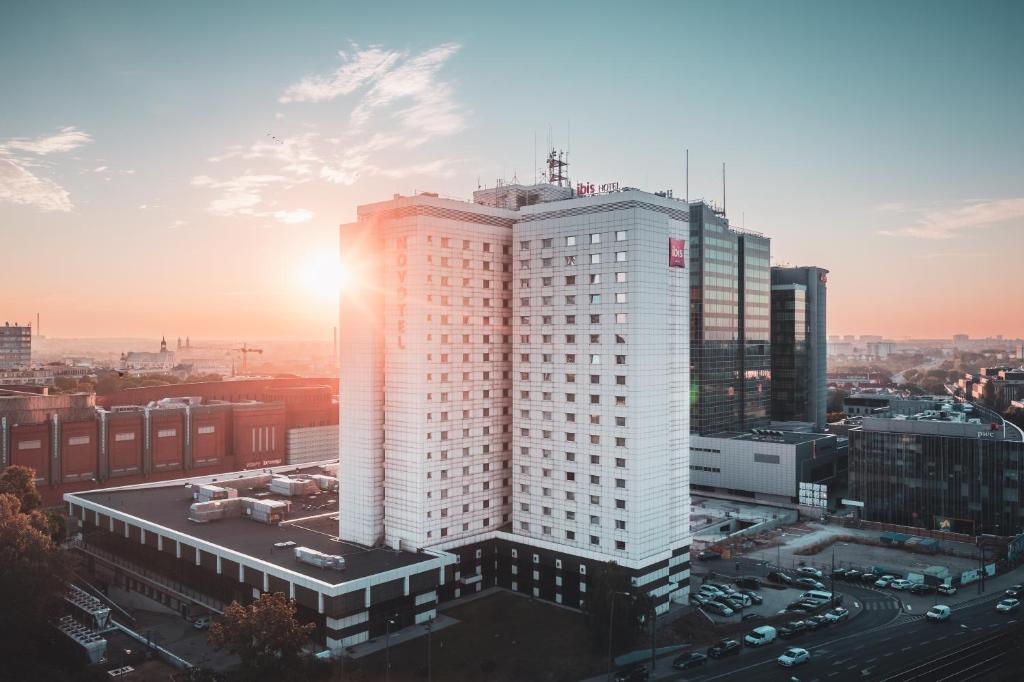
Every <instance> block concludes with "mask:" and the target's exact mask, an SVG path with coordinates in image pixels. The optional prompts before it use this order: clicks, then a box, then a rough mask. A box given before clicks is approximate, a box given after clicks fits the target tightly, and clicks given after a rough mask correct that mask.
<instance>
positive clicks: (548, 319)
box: [427, 313, 628, 325]
mask: <svg viewBox="0 0 1024 682" xmlns="http://www.w3.org/2000/svg"><path fill="white" fill-rule="evenodd" d="M486 319H487V318H486V317H485V318H484V320H486ZM534 319H536V318H534ZM627 319H628V318H627V313H615V324H626V320H627ZM427 320H428V321H429V320H430V315H427ZM506 320H507V318H506ZM519 323H520V324H522V325H529V324H530V316H529V315H520V316H519ZM540 323H541V324H554V316H553V315H541V316H540ZM443 324H447V322H444V323H443ZM466 324H468V322H467V323H466ZM484 324H488V323H487V322H484ZM505 324H508V322H507V321H506V322H505ZM565 324H576V316H575V315H566V316H565ZM590 324H601V316H600V315H597V314H595V315H591V316H590Z"/></svg>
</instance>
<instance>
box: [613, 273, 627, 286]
mask: <svg viewBox="0 0 1024 682" xmlns="http://www.w3.org/2000/svg"><path fill="white" fill-rule="evenodd" d="M615 281H616V283H618V284H624V283H625V281H626V273H624V272H616V273H615Z"/></svg>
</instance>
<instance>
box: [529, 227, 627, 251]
mask: <svg viewBox="0 0 1024 682" xmlns="http://www.w3.org/2000/svg"><path fill="white" fill-rule="evenodd" d="M562 239H564V241H563V242H562V243H563V244H564V245H565V246H576V242H577V239H578V237H577V236H576V235H574V234H571V235H568V236H566V237H563V238H562ZM615 241H617V242H624V241H626V230H616V231H615ZM589 242H590V243H591V244H600V243H601V233H600V232H591V233H590V235H589ZM531 243H533V242H531V240H529V239H526V240H523V241H520V242H519V250H520V251H529V250H530V245H531ZM554 245H555V238H554V237H544V238H542V239H541V240H540V246H541V248H542V249H550V248H551V247H553V246H554Z"/></svg>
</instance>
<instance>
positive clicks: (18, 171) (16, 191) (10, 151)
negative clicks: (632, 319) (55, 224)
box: [0, 126, 92, 212]
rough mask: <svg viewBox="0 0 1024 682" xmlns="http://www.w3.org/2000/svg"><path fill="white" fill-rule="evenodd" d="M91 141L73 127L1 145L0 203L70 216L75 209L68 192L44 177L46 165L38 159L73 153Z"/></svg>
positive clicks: (20, 138)
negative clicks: (61, 212) (50, 155)
mask: <svg viewBox="0 0 1024 682" xmlns="http://www.w3.org/2000/svg"><path fill="white" fill-rule="evenodd" d="M91 141H92V137H90V135H89V134H88V133H86V132H83V131H81V130H78V129H77V128H75V127H74V126H70V127H66V128H61V129H60V130H59V131H58V132H57V133H56V134H55V135H46V136H42V137H37V138H31V139H30V138H24V137H14V138H11V139H9V140H7V141H6V142H3V143H0V202H7V203H12V204H23V205H26V206H33V207H35V208H38V209H40V210H42V211H63V212H67V211H70V210H71V209H72V208H73V204H72V203H71V196H70V195H69V194H68V191H67V190H66V189H64V188H63V187H61V186H60V185H59V184H57V182H55V181H54V180H51V179H50V178H47V177H44V173H43V171H42V170H39V169H45V168H47V165H48V164H47V163H46V162H44V161H42V160H40V159H39V158H38V157H41V156H47V155H49V154H57V153H61V152H67V151H71V150H72V149H75V148H76V147H79V146H81V145H83V144H87V143H89V142H91Z"/></svg>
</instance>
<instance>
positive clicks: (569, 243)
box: [565, 235, 576, 246]
mask: <svg viewBox="0 0 1024 682" xmlns="http://www.w3.org/2000/svg"><path fill="white" fill-rule="evenodd" d="M565 245H566V246H576V237H575V236H573V235H570V236H568V237H566V238H565Z"/></svg>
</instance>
